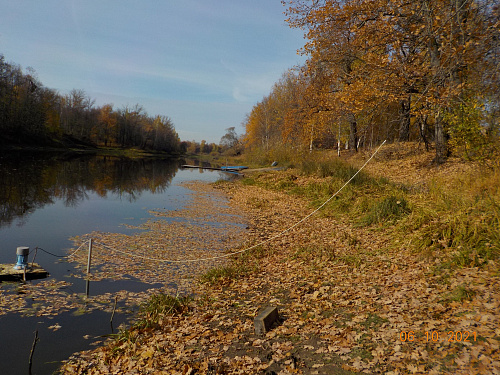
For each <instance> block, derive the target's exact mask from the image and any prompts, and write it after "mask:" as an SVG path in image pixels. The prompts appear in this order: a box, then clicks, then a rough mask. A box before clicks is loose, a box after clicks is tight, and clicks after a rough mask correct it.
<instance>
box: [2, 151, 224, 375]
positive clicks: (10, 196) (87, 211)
mask: <svg viewBox="0 0 500 375" xmlns="http://www.w3.org/2000/svg"><path fill="white" fill-rule="evenodd" d="M179 165H180V162H179V161H178V160H165V159H138V160H136V159H134V160H132V159H123V158H114V157H109V156H108V157H104V156H74V155H73V156H65V157H61V156H58V157H53V156H52V157H48V156H44V155H40V154H35V153H34V154H28V155H27V154H25V153H23V154H21V153H19V154H9V155H5V154H4V155H2V154H0V263H15V261H16V248H17V247H18V246H28V247H30V249H34V248H35V247H39V248H42V249H44V250H46V251H47V252H44V251H38V252H37V257H36V262H37V263H39V264H40V265H42V266H43V267H44V268H45V269H46V270H47V271H48V272H49V273H50V278H51V279H54V280H64V281H68V282H70V283H71V285H70V286H69V287H68V288H69V289H71V290H70V291H71V293H84V292H85V290H86V289H85V288H86V285H85V281H84V280H82V279H80V278H73V277H70V276H69V275H71V274H72V273H74V272H76V270H75V268H74V267H73V265H72V264H71V263H67V262H60V261H59V259H58V258H56V257H54V256H53V255H50V254H48V252H50V253H52V254H55V255H67V250H68V249H70V248H72V246H73V243H72V241H70V237H73V236H77V235H82V234H87V233H90V232H92V231H95V230H99V231H102V232H116V233H126V234H129V233H132V232H133V231H137V229H135V230H134V229H129V228H128V227H127V226H125V225H124V224H130V225H139V224H141V223H142V222H144V221H145V220H147V219H148V218H150V215H149V213H148V210H151V209H158V208H160V209H167V210H175V209H180V208H182V207H183V206H184V205H186V204H187V203H188V200H189V199H190V197H189V195H188V194H187V193H189V190H187V189H185V188H183V187H181V186H178V183H180V182H183V181H191V180H202V181H216V180H218V179H220V178H229V176H227V175H226V174H225V173H223V172H216V171H203V172H202V171H200V170H199V169H188V170H180V169H179V168H178V166H179ZM30 261H31V256H30ZM37 282H38V281H30V283H34V284H36V283H37ZM158 286H159V285H155V284H153V285H151V284H145V283H142V282H140V281H138V280H134V279H132V280H120V281H101V282H92V283H91V284H90V295H100V294H101V293H114V292H116V291H119V290H127V291H131V292H140V291H144V290H147V289H150V288H152V287H158ZM15 287H16V285H12V284H6V283H1V282H0V299H1V298H2V297H1V296H2V292H1V289H2V288H3V289H5V290H7V289H9V288H10V289H12V288H15ZM128 318H129V316H128V315H127V314H116V315H115V316H114V319H113V323H114V324H113V325H114V327H115V331H116V327H117V326H118V325H119V324H121V323H123V322H127V319H128ZM109 320H110V314H108V313H105V312H102V311H93V312H92V313H87V314H83V315H79V316H76V315H75V314H73V312H65V313H62V314H59V315H57V316H55V317H43V316H42V317H26V316H23V315H21V314H17V313H9V314H6V315H0V374H28V361H29V356H30V351H31V346H32V343H33V338H34V332H35V330H38V335H39V338H40V340H39V342H38V343H37V346H36V350H35V352H34V356H33V367H32V374H33V375H35V374H36V375H45V374H52V373H53V372H54V371H56V370H57V368H58V366H59V363H60V361H61V360H64V359H67V358H68V357H69V356H70V355H71V354H72V353H74V352H76V351H80V350H86V349H89V348H92V347H93V346H92V343H94V342H95V341H98V340H99V338H96V337H98V336H101V335H108V334H110V333H111V330H112V328H111V326H110V321H109ZM56 323H57V324H58V325H60V326H61V328H60V329H58V330H53V329H49V327H51V326H53V325H54V324H56ZM115 333H116V332H115Z"/></svg>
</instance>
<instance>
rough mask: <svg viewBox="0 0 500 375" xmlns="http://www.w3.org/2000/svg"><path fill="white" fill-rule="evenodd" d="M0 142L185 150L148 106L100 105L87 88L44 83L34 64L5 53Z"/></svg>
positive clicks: (0, 59)
mask: <svg viewBox="0 0 500 375" xmlns="http://www.w3.org/2000/svg"><path fill="white" fill-rule="evenodd" d="M0 132H1V134H2V137H1V138H0V147H2V146H3V147H6V146H7V147H8V146H20V147H26V146H28V147H29V146H36V147H80V148H81V147H84V148H87V147H96V146H104V147H123V148H139V149H143V150H148V151H160V152H166V153H170V154H176V153H179V152H180V147H181V144H180V139H179V136H178V134H177V132H176V131H175V128H174V124H173V122H172V120H171V119H170V118H169V117H166V116H159V115H157V116H150V115H148V114H147V112H146V111H145V110H144V108H143V107H142V106H141V105H139V104H136V105H135V106H133V107H128V106H127V107H124V108H121V109H114V108H113V105H112V104H104V105H102V106H96V105H95V100H94V99H92V98H91V97H89V96H88V95H87V94H86V93H85V92H84V91H83V90H76V89H74V90H72V91H71V92H70V93H69V94H67V95H61V94H59V93H58V92H57V91H56V90H54V89H50V88H47V87H44V86H43V84H42V82H40V81H39V80H38V79H37V78H36V73H35V71H34V70H33V69H31V68H28V69H26V73H25V72H23V70H22V69H21V67H20V66H18V65H16V64H13V63H9V62H7V61H5V58H4V56H3V55H1V54H0Z"/></svg>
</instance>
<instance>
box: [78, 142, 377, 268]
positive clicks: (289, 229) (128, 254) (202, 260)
mask: <svg viewBox="0 0 500 375" xmlns="http://www.w3.org/2000/svg"><path fill="white" fill-rule="evenodd" d="M385 142H386V141H384V142H382V144H381V145H380V146H379V147H378V148H377V149H376V150H375V152H374V153H373V155H372V156H370V158H369V159H368V160H367V161H366V162H365V163H364V164H363V166H362V167H361V168H360V169H359V170H358V171H357V172H356V173H355V174H354V175H353V176H352V177H351V178H350V179H349V180H348V181H347V182H346V183H345V184H344V185H342V187H341V188H340V189H339V190H338V191H337V192H336V193H335V194H333V195H332V196H331V197H330V198H328V199H327V200H326V201H325V202H323V203H322V204H321V205H320V206H319V207H318V208H316V209H315V210H314V211H312V212H311V213H309V214H308V215H306V216H304V217H303V218H302V219H300V220H299V221H297V222H296V223H295V224H293V225H292V226H290V227H288V228H286V229H284V230H282V231H281V232H279V233H277V234H275V235H274V236H272V237H269V238H268V239H266V240H263V241H261V242H259V243H257V244H255V245H252V246H250V247H247V248H245V249H242V250H238V251H233V252H231V253H226V254H222V255H217V256H213V257H207V258H197V259H158V258H150V257H146V256H143V255H137V254H133V253H129V252H126V251H122V250H118V249H115V248H112V247H109V246H106V245H105V244H102V243H99V245H101V246H103V247H105V248H106V249H109V250H111V251H114V252H116V253H120V254H123V255H127V256H130V257H134V258H139V259H145V260H151V261H154V262H162V263H194V262H205V261H211V260H218V259H223V258H228V257H230V256H233V255H237V254H241V253H244V252H246V251H250V250H252V249H255V248H256V247H258V246H261V245H264V244H266V243H268V242H270V241H272V240H274V239H276V238H278V237H280V236H282V235H284V234H285V233H287V232H289V231H291V230H292V229H293V228H295V227H296V226H298V225H300V224H301V223H303V222H304V221H306V220H307V219H309V218H310V217H311V216H312V215H314V214H315V213H316V212H318V211H319V210H321V209H322V208H323V207H324V206H325V205H326V204H328V202H330V201H331V200H332V199H333V198H335V197H336V196H337V195H338V194H339V193H340V192H341V191H342V190H343V189H344V188H345V187H346V186H347V185H348V184H349V183H350V182H351V181H352V180H353V179H354V178H355V177H356V176H357V175H358V174H359V173H360V172H361V171H362V170H363V168H365V167H366V165H367V164H368V163H369V162H370V161H371V160H372V159H373V157H374V156H375V155H376V154H377V153H378V152H379V150H380V148H381V147H382V146H383V145H384V144H385ZM85 243H86V242H85ZM82 246H83V244H82V245H81V246H80V247H79V248H78V249H77V250H76V251H78V250H79V249H80V248H81V247H82ZM76 251H75V252H74V253H76ZM74 253H73V254H74ZM73 254H71V255H73ZM71 255H70V256H71Z"/></svg>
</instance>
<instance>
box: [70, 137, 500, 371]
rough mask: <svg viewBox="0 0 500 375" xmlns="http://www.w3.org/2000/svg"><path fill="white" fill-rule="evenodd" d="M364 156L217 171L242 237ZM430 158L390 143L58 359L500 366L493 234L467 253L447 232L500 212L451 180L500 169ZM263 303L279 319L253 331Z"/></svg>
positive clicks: (384, 367)
mask: <svg viewBox="0 0 500 375" xmlns="http://www.w3.org/2000/svg"><path fill="white" fill-rule="evenodd" d="M363 159H366V155H364V156H363V155H361V156H359V157H357V158H352V159H351V160H349V163H350V164H351V166H347V167H346V166H344V167H341V166H340V164H339V165H335V166H333V164H328V163H319V164H318V163H316V164H314V165H313V164H311V165H307V163H305V164H304V165H303V166H302V168H301V169H290V170H287V171H271V172H257V173H255V174H254V175H252V176H248V177H246V178H245V179H243V180H241V181H240V182H237V183H229V182H225V183H218V184H215V185H214V188H215V189H217V190H219V191H223V192H224V193H225V194H227V195H228V196H229V197H230V198H231V199H230V201H231V205H233V206H234V207H237V208H238V209H239V210H241V211H243V212H245V216H246V217H247V218H248V219H247V220H249V230H248V237H247V239H246V241H244V242H243V243H241V244H240V246H239V247H237V248H235V249H234V250H235V251H239V250H244V249H245V248H247V247H250V246H251V245H254V244H258V243H260V242H261V241H263V240H267V239H269V238H271V237H273V236H274V235H276V234H277V233H280V232H282V231H283V230H285V229H287V228H290V226H291V225H292V224H294V223H296V222H298V221H299V220H301V219H302V218H303V217H305V216H306V215H307V214H309V213H310V212H312V211H313V210H314V209H315V208H316V207H318V206H319V204H321V203H322V202H324V201H326V199H328V198H329V197H330V196H331V195H333V194H334V193H335V192H336V191H337V190H338V188H340V186H342V183H341V181H342V180H343V181H345V180H346V179H345V178H343V177H342V176H343V175H349V173H352V171H353V170H354V171H355V170H356V169H355V168H354V167H352V166H360V165H361V163H362V160H363ZM431 160H432V153H425V152H421V151H419V152H413V153H407V152H406V151H405V150H398V149H397V148H394V147H393V146H391V147H387V148H384V149H383V150H382V152H381V153H380V155H378V156H377V157H376V158H375V159H374V160H373V162H372V163H370V164H369V166H368V167H367V170H368V172H367V173H363V174H362V175H360V176H358V177H359V178H357V180H354V181H353V182H352V183H351V184H350V185H349V186H348V187H346V189H344V190H343V191H342V192H341V193H340V194H339V196H338V197H336V198H335V199H333V200H332V201H331V202H330V203H329V204H327V205H326V206H325V207H324V208H323V209H322V210H321V211H320V212H318V213H317V214H315V215H313V216H311V217H310V218H308V219H307V220H306V221H304V222H302V223H301V224H300V225H298V226H297V227H295V228H293V229H292V230H290V231H287V232H286V233H283V234H282V235H280V236H278V237H276V238H275V239H273V240H270V241H269V242H266V243H265V244H262V245H260V246H258V247H256V248H254V249H252V250H250V251H246V252H242V253H241V254H239V255H238V256H234V257H233V258H232V261H231V263H229V264H226V265H223V266H220V267H218V268H215V269H213V270H212V271H209V272H207V273H206V274H205V275H204V276H203V277H202V281H203V283H201V284H199V285H198V286H197V287H196V297H195V298H194V299H192V300H186V299H182V298H180V296H177V297H176V298H174V299H173V301H174V302H175V303H173V302H172V301H170V302H169V303H170V307H168V308H166V309H164V310H163V311H156V312H155V313H152V312H151V310H149V311H145V313H144V314H143V316H142V318H141V320H139V322H142V323H140V324H137V325H136V327H135V328H133V329H131V330H129V331H124V332H122V334H121V335H120V336H119V337H118V338H117V340H116V341H112V342H110V343H109V345H107V346H104V347H102V348H99V349H97V350H95V351H91V352H85V353H80V354H79V355H77V356H75V357H73V358H72V359H70V360H69V361H68V362H67V363H66V364H65V366H64V367H63V371H64V373H79V374H83V373H88V374H105V373H113V372H120V371H122V372H127V373H165V374H175V373H179V374H195V373H200V374H215V373H217V374H237V373H241V374H258V373H269V374H271V373H282V374H288V373H303V374H350V373H357V372H365V373H391V374H406V373H425V374H443V373H445V374H446V373H458V374H470V373H484V374H495V373H500V362H499V360H498V353H499V340H500V326H499V314H500V313H499V312H500V306H499V302H500V276H499V271H498V242H497V241H498V239H497V238H496V237H495V234H494V233H495V232H494V231H493V232H487V233H490V234H491V233H493V234H491V235H490V234H488V235H487V236H486V238H489V240H485V241H483V240H481V238H482V237H481V238H479V239H478V241H479V242H477V244H476V245H474V246H473V247H472V248H471V249H472V250H471V251H472V253H468V252H466V251H465V250H464V248H465V246H466V243H465V242H463V241H462V242H460V241H459V239H458V237H457V234H456V233H455V234H451V233H448V232H447V230H448V229H450V228H451V229H453V230H455V231H457V228H459V226H458V225H459V224H460V223H459V222H460V220H462V219H463V220H465V219H464V218H465V217H467V218H471V219H470V220H472V219H474V218H476V214H477V215H478V216H477V217H479V216H481V217H482V219H480V220H482V221H479V222H478V223H479V226H476V228H486V229H487V228H490V226H492V225H495V223H497V222H498V221H495V216H492V221H491V222H490V221H488V220H489V218H490V216H489V215H490V214H489V212H487V211H485V210H484V206H481V205H480V204H479V203H477V202H476V205H473V204H472V203H471V204H468V209H467V210H468V211H467V212H464V213H462V212H461V211H460V210H457V209H456V207H462V206H458V205H465V203H466V195H465V194H462V195H460V196H459V195H457V194H452V192H453V191H455V190H457V191H462V193H463V192H464V191H465V190H467V192H470V194H471V197H480V196H483V197H485V198H484V200H485V201H486V200H487V199H491V201H492V202H497V201H496V199H497V198H498V185H496V186H495V185H492V184H491V180H488V178H490V179H491V178H496V177H495V176H498V172H497V171H495V172H492V173H493V176H489V177H484V176H483V177H482V180H481V181H482V183H480V182H481V181H479V179H478V176H479V175H481V173H482V172H481V169H480V168H478V167H477V166H473V165H471V164H466V163H463V162H461V161H459V160H450V161H449V163H448V164H446V165H445V166H444V167H442V168H435V167H433V166H432V165H431V163H430V161H431ZM318 166H319V167H318ZM343 168H344V169H343ZM309 169H310V170H309ZM351 175H352V174H351ZM442 179H444V180H442ZM439 181H441V182H439ZM442 181H447V182H448V183H449V186H448V185H446V184H442ZM488 182H490V183H488ZM445 185H446V186H445ZM443 186H444V187H443ZM485 192H486V193H487V194H486V193H485ZM481 194H482V195H481ZM488 197H490V198H488ZM459 201H460V202H459ZM464 202H465V203H464ZM467 202H468V201H467ZM472 202H474V200H472ZM479 202H481V201H479ZM446 207H448V208H446ZM432 210H434V211H432ZM462 214H463V215H462ZM446 215H449V216H446ZM493 215H494V214H493ZM453 218H455V219H453ZM496 218H497V219H496V220H498V216H496ZM448 219H449V220H448ZM447 220H448V221H447ZM453 220H454V221H453ZM478 220H479V219H478ZM492 223H493V224H492ZM469 224H470V225H469ZM469 224H464V226H467V225H469V226H473V225H474V224H475V222H470V223H469ZM476 224H477V223H476ZM443 228H444V229H443ZM486 229H485V230H486ZM476 231H477V230H476ZM446 233H448V234H446ZM426 241H427V242H426ZM481 241H482V242H481ZM483 250H484V251H483ZM268 305H273V306H277V307H278V309H279V312H280V317H281V321H280V323H279V325H278V326H276V327H274V328H273V329H272V330H271V331H269V332H268V333H267V334H266V335H264V336H257V335H255V334H254V326H253V319H254V318H255V316H256V314H257V313H258V312H259V311H260V309H261V308H263V307H264V306H268ZM172 313H174V314H172Z"/></svg>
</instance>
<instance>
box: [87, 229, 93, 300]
mask: <svg viewBox="0 0 500 375" xmlns="http://www.w3.org/2000/svg"><path fill="white" fill-rule="evenodd" d="M91 261H92V238H91V239H90V241H89V258H88V260H87V282H86V285H85V294H86V295H87V297H88V296H89V289H90V262H91Z"/></svg>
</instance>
